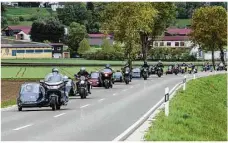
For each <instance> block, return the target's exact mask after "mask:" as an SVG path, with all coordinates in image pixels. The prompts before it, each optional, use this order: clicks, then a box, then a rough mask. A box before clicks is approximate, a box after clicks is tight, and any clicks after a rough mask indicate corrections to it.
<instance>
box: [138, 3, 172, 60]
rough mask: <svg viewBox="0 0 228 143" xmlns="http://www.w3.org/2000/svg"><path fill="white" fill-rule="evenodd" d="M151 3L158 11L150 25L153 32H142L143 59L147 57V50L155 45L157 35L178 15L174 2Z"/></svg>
mask: <svg viewBox="0 0 228 143" xmlns="http://www.w3.org/2000/svg"><path fill="white" fill-rule="evenodd" d="M151 5H152V6H153V7H154V8H155V9H156V10H157V11H158V12H157V15H156V16H155V17H154V18H153V22H151V24H150V25H149V28H150V29H151V30H150V31H151V32H149V33H148V32H145V31H141V32H140V39H141V44H142V51H143V59H144V60H146V59H147V51H149V50H150V45H152V47H153V42H154V40H155V37H156V36H158V35H161V34H162V32H164V31H165V29H166V28H167V27H169V25H170V24H171V23H172V22H173V20H174V19H175V16H176V7H175V5H174V3H170V2H157V3H151Z"/></svg>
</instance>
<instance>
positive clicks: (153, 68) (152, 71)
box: [150, 66, 156, 75]
mask: <svg viewBox="0 0 228 143" xmlns="http://www.w3.org/2000/svg"><path fill="white" fill-rule="evenodd" d="M150 74H151V75H152V74H156V70H155V67H154V66H151V68H150Z"/></svg>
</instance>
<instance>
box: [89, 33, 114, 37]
mask: <svg viewBox="0 0 228 143" xmlns="http://www.w3.org/2000/svg"><path fill="white" fill-rule="evenodd" d="M105 36H108V37H112V35H110V34H109V35H105V34H89V37H94V38H95V37H97V38H98V37H99V38H100V37H105Z"/></svg>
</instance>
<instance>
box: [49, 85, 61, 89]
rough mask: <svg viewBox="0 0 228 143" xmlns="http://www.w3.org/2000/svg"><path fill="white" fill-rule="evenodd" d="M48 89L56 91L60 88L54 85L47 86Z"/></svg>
mask: <svg viewBox="0 0 228 143" xmlns="http://www.w3.org/2000/svg"><path fill="white" fill-rule="evenodd" d="M47 87H48V88H49V89H58V88H60V87H61V86H60V85H54V86H47Z"/></svg>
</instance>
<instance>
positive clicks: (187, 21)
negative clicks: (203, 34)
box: [174, 19, 191, 28]
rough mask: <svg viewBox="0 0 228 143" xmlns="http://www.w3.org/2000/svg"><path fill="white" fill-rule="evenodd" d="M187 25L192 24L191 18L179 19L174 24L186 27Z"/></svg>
mask: <svg viewBox="0 0 228 143" xmlns="http://www.w3.org/2000/svg"><path fill="white" fill-rule="evenodd" d="M187 25H191V19H177V20H176V23H175V25H174V26H177V27H182V28H184V27H185V26H187Z"/></svg>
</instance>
